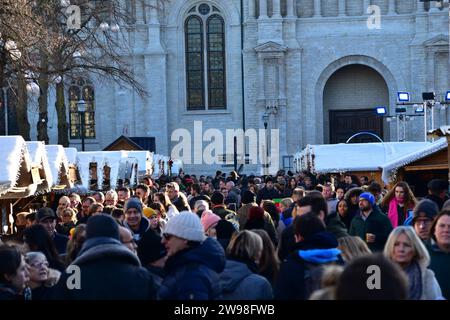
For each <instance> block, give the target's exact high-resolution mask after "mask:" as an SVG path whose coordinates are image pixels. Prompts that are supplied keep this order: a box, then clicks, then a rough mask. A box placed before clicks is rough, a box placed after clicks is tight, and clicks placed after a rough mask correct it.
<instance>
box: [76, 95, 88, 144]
mask: <svg viewBox="0 0 450 320" xmlns="http://www.w3.org/2000/svg"><path fill="white" fill-rule="evenodd" d="M77 107H78V116H79V117H80V124H81V132H80V136H81V151H84V138H85V134H84V117H85V114H86V101H84V100H83V99H81V100H79V101H78V103H77Z"/></svg>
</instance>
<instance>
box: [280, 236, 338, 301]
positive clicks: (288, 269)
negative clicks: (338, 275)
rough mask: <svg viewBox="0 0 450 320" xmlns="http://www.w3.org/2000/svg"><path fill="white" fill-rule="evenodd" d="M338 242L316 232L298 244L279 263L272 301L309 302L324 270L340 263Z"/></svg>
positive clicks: (318, 286) (333, 238) (317, 287)
mask: <svg viewBox="0 0 450 320" xmlns="http://www.w3.org/2000/svg"><path fill="white" fill-rule="evenodd" d="M337 246H338V242H337V240H336V238H335V237H334V236H333V235H332V234H331V233H329V232H318V233H316V234H314V235H313V236H311V237H309V238H308V239H305V240H304V241H301V242H297V243H296V244H295V245H294V248H293V251H292V252H291V253H290V254H289V256H288V257H287V259H286V260H285V261H284V262H282V263H281V266H280V271H279V273H278V278H277V281H276V283H275V289H274V294H275V299H283V300H292V299H301V300H305V299H308V298H309V296H310V295H311V293H312V292H313V291H314V290H315V289H319V288H320V281H321V275H322V272H323V266H325V265H328V264H331V263H339V264H341V263H342V258H341V257H340V251H339V250H338V249H337Z"/></svg>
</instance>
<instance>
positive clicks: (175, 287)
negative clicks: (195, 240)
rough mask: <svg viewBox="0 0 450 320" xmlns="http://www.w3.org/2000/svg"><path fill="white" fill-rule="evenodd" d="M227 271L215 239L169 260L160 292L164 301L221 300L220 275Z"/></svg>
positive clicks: (165, 267)
mask: <svg viewBox="0 0 450 320" xmlns="http://www.w3.org/2000/svg"><path fill="white" fill-rule="evenodd" d="M224 268H225V252H224V250H223V248H222V246H221V245H220V244H219V243H218V242H217V241H216V240H214V239H212V238H207V239H206V240H205V241H203V243H201V244H200V245H198V246H196V247H194V248H189V249H186V250H183V251H180V252H177V253H176V254H175V255H173V256H171V257H169V258H168V259H167V261H166V265H165V266H164V271H165V273H166V276H165V278H164V281H163V283H162V285H161V288H160V289H159V292H158V296H159V298H160V299H162V300H213V299H219V298H220V297H221V293H222V287H221V285H220V283H219V273H221V272H222V271H223V269H224Z"/></svg>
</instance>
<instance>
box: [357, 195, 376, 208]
mask: <svg viewBox="0 0 450 320" xmlns="http://www.w3.org/2000/svg"><path fill="white" fill-rule="evenodd" d="M359 198H360V199H366V200H367V201H369V203H370V204H371V205H372V206H373V205H374V204H375V197H374V196H373V194H371V193H370V192H363V193H361V194H360V195H359Z"/></svg>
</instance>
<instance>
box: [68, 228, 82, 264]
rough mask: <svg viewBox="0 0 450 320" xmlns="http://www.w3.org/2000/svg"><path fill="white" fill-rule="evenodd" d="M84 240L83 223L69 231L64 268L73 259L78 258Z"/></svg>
mask: <svg viewBox="0 0 450 320" xmlns="http://www.w3.org/2000/svg"><path fill="white" fill-rule="evenodd" d="M85 240H86V225H85V224H84V223H82V224H79V225H78V226H76V227H75V229H73V231H71V236H70V239H69V242H67V254H66V257H65V263H66V266H68V265H69V264H71V263H72V261H74V260H75V258H76V257H77V256H78V253H79V252H80V250H81V247H82V246H83V243H84V241H85Z"/></svg>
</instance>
